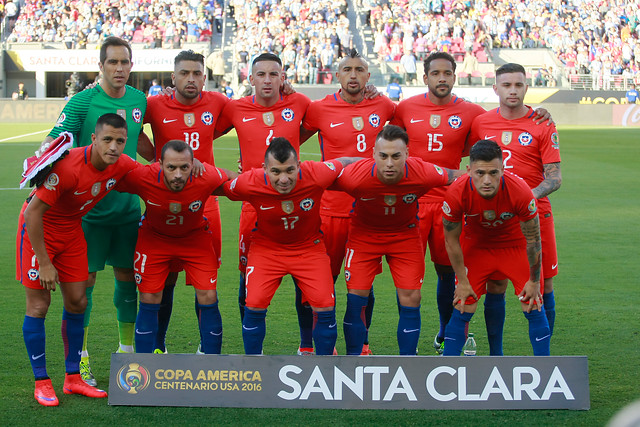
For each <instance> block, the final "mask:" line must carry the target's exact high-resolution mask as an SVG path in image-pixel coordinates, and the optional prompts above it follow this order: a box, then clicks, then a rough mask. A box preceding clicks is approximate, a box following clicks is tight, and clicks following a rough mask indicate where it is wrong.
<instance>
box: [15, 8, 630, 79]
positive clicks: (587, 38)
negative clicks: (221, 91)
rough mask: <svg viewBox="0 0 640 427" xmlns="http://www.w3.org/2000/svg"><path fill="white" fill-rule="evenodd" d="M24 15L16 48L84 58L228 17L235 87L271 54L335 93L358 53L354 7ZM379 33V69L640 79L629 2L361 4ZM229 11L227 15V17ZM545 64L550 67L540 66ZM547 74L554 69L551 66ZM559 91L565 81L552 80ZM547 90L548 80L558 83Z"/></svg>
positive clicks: (177, 43)
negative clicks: (499, 59) (447, 60)
mask: <svg viewBox="0 0 640 427" xmlns="http://www.w3.org/2000/svg"><path fill="white" fill-rule="evenodd" d="M2 4H3V9H4V12H5V13H6V12H7V10H9V9H10V10H12V11H13V10H14V9H16V6H20V7H19V15H18V16H17V17H16V16H14V18H15V19H12V21H11V27H12V29H13V31H12V32H11V34H10V35H9V38H8V41H9V42H63V43H64V44H65V45H66V46H67V47H68V48H83V47H85V46H86V44H87V43H100V42H101V41H102V39H104V38H106V37H108V36H111V35H115V36H119V37H122V38H125V39H127V40H129V41H130V42H132V43H142V44H145V45H146V46H147V47H149V48H155V47H169V48H179V47H181V45H182V43H184V42H185V41H186V42H196V41H209V40H210V39H211V35H212V32H215V31H218V32H220V31H221V29H222V19H223V14H224V13H225V11H226V12H228V17H229V18H232V20H233V21H232V22H235V25H236V31H235V36H234V39H233V44H234V52H235V55H236V58H235V59H236V61H237V63H238V70H239V72H238V78H239V81H242V80H244V78H246V76H247V71H248V70H247V66H248V64H249V63H250V60H251V58H253V57H255V56H256V55H258V54H259V53H261V52H264V51H271V52H274V53H276V54H278V55H280V56H281V57H282V60H283V67H284V70H285V72H286V73H287V77H288V78H289V79H290V80H292V81H293V82H297V83H312V84H313V83H330V82H331V80H332V72H333V71H335V70H334V68H335V67H334V64H335V62H336V60H337V59H338V58H339V57H340V56H341V54H342V51H343V49H344V48H347V47H352V45H353V34H352V33H351V30H350V22H349V20H348V19H347V17H346V13H347V2H346V0H319V1H315V0H226V4H225V2H224V0H220V1H219V2H218V1H216V0H146V1H140V0H101V1H91V0H88V1H76V0H53V1H42V0H20V1H17V0H14V1H12V0H5V1H2ZM354 4H355V5H356V7H357V10H358V11H360V12H362V13H364V14H365V15H366V23H367V24H368V25H370V28H371V30H372V33H373V49H374V51H375V53H376V54H377V55H378V58H379V60H381V61H401V62H402V65H403V67H404V69H405V78H407V79H409V80H411V79H412V77H413V78H415V76H414V71H413V70H412V68H413V63H414V62H415V61H421V60H422V59H423V58H424V57H425V56H426V55H427V54H428V53H429V52H431V51H434V50H440V51H448V52H450V53H452V54H453V55H454V57H456V59H458V60H459V61H462V60H463V58H465V56H466V57H469V56H473V57H474V58H476V59H477V61H479V62H487V61H490V59H491V58H490V52H491V49H492V48H498V47H502V48H514V49H527V48H548V49H550V50H551V51H553V53H554V54H555V55H556V56H557V58H558V59H559V60H560V61H561V62H562V63H563V64H564V73H565V77H567V78H569V79H570V78H571V76H572V75H575V74H590V75H591V76H593V82H594V88H608V87H609V86H610V84H611V81H613V80H614V79H613V76H623V77H637V76H638V75H640V43H639V42H638V39H639V38H640V25H639V24H640V1H639V0H633V1H625V0H355V1H354ZM225 8H226V9H225ZM541 65H542V64H541ZM547 65H550V64H547ZM556 73H557V75H556V76H551V77H553V79H555V80H559V78H560V77H561V72H560V71H556ZM546 77H548V78H547V79H546V80H547V81H550V80H552V78H551V77H549V76H546Z"/></svg>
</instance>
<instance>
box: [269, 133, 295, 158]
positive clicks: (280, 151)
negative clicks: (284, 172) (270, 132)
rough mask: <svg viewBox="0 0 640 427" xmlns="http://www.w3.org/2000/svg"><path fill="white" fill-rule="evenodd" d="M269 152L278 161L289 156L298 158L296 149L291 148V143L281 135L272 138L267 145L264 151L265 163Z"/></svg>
mask: <svg viewBox="0 0 640 427" xmlns="http://www.w3.org/2000/svg"><path fill="white" fill-rule="evenodd" d="M269 154H271V156H272V157H273V158H274V159H276V160H277V161H279V162H280V163H284V162H286V161H287V160H289V158H290V157H291V156H293V157H294V158H295V159H296V160H297V159H298V153H297V152H296V149H295V148H293V145H291V143H290V142H289V140H288V139H287V138H283V137H281V136H279V137H277V138H273V139H272V140H271V143H270V144H269V146H268V147H267V151H265V153H264V163H265V164H267V159H268V158H269Z"/></svg>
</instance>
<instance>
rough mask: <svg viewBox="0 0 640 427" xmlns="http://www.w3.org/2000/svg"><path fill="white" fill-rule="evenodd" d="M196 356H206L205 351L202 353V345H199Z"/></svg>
mask: <svg viewBox="0 0 640 427" xmlns="http://www.w3.org/2000/svg"><path fill="white" fill-rule="evenodd" d="M196 354H204V351H202V343H200V344H198V349H197V350H196Z"/></svg>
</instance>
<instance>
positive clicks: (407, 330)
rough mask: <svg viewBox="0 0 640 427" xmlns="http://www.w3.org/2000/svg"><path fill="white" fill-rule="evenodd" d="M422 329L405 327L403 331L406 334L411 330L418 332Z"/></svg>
mask: <svg viewBox="0 0 640 427" xmlns="http://www.w3.org/2000/svg"><path fill="white" fill-rule="evenodd" d="M419 330H420V328H418V329H403V330H402V332H404V333H405V334H410V333H411V332H418V331H419Z"/></svg>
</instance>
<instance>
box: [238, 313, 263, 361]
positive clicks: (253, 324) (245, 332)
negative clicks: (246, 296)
mask: <svg viewBox="0 0 640 427" xmlns="http://www.w3.org/2000/svg"><path fill="white" fill-rule="evenodd" d="M266 317H267V310H250V309H248V308H246V307H245V309H244V319H243V320H242V341H243V342H244V353H245V354H262V343H263V342H264V336H265V335H266V333H267V325H266V322H265V319H266Z"/></svg>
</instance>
